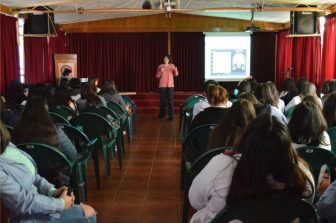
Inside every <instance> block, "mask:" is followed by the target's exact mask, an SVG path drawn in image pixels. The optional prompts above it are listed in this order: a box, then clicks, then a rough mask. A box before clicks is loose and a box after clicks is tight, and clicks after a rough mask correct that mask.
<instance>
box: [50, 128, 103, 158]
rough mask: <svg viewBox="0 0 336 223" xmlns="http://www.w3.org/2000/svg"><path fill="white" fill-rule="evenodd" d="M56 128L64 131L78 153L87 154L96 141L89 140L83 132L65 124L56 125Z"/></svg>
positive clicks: (94, 139)
mask: <svg viewBox="0 0 336 223" xmlns="http://www.w3.org/2000/svg"><path fill="white" fill-rule="evenodd" d="M57 126H58V127H60V128H61V129H62V130H63V131H64V133H65V134H66V135H67V136H68V138H69V139H70V141H71V142H72V143H73V144H74V145H75V147H76V149H77V151H78V152H80V153H83V152H88V150H89V149H90V148H92V146H93V145H94V144H95V143H96V141H97V139H96V138H93V139H92V140H90V139H89V138H88V137H87V135H86V134H85V133H84V132H83V131H81V130H80V129H78V128H76V127H74V126H71V125H65V124H57Z"/></svg>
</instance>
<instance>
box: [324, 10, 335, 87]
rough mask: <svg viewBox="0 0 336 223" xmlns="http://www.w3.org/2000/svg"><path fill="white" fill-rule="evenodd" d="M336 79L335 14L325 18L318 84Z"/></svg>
mask: <svg viewBox="0 0 336 223" xmlns="http://www.w3.org/2000/svg"><path fill="white" fill-rule="evenodd" d="M330 79H336V13H333V14H331V15H329V16H327V18H326V23H325V30H324V38H323V50H322V67H321V78H320V83H323V81H324V80H330Z"/></svg>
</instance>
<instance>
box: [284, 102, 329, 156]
mask: <svg viewBox="0 0 336 223" xmlns="http://www.w3.org/2000/svg"><path fill="white" fill-rule="evenodd" d="M288 128H289V131H290V133H291V136H292V141H293V143H292V145H293V147H294V148H299V147H304V146H315V147H320V148H323V149H327V150H331V145H330V138H329V135H328V133H327V132H326V130H327V123H326V121H325V119H324V117H323V114H322V112H321V109H320V108H319V107H318V106H317V105H316V104H314V103H311V102H302V103H300V104H298V105H297V106H295V108H294V111H293V113H292V116H291V119H290V120H289V123H288Z"/></svg>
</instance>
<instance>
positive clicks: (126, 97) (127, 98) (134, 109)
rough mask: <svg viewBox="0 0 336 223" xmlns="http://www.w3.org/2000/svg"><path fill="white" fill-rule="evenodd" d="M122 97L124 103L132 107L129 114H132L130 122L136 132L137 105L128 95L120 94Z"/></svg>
mask: <svg viewBox="0 0 336 223" xmlns="http://www.w3.org/2000/svg"><path fill="white" fill-rule="evenodd" d="M122 98H123V99H124V101H125V103H126V104H128V105H130V106H131V108H132V113H131V116H132V122H133V126H134V132H136V130H137V127H138V107H137V106H136V104H135V103H134V101H133V100H132V99H131V98H130V97H128V96H125V95H122Z"/></svg>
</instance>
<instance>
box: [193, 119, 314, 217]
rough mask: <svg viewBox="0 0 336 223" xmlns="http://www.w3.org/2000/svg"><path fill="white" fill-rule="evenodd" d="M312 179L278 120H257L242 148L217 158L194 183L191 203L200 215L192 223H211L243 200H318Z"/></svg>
mask: <svg viewBox="0 0 336 223" xmlns="http://www.w3.org/2000/svg"><path fill="white" fill-rule="evenodd" d="M313 182H314V181H313V178H312V175H311V173H310V172H309V170H308V168H307V167H306V166H304V164H303V162H302V161H301V160H300V159H299V157H298V156H297V154H296V151H295V149H294V148H293V147H292V146H291V138H290V134H289V132H288V130H287V128H286V126H285V125H283V124H282V123H281V122H279V120H278V119H277V118H275V117H272V116H270V115H269V114H264V115H262V116H260V117H257V118H256V119H255V120H254V121H253V122H252V123H251V124H250V125H249V127H248V128H247V130H246V131H245V133H244V135H243V137H242V139H241V143H240V146H238V148H237V150H236V151H234V152H232V151H229V152H227V153H226V152H224V153H222V154H219V155H217V156H215V157H213V158H212V159H211V160H210V162H209V163H208V164H207V165H206V166H205V167H204V168H203V170H202V171H201V172H200V173H199V174H198V175H197V176H196V177H195V179H194V180H193V182H192V185H191V187H190V190H189V200H190V204H191V206H192V207H194V208H195V209H196V210H197V212H196V213H195V214H194V215H193V216H192V218H191V220H190V223H196V222H202V223H207V222H210V221H211V220H212V219H213V218H214V217H215V216H216V214H218V212H220V211H221V210H222V209H223V208H225V207H226V206H233V205H235V204H238V203H240V202H243V201H245V200H253V199H260V198H266V197H271V196H277V195H278V196H285V197H291V198H307V199H309V200H311V199H312V198H313V197H314V183H313Z"/></svg>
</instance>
